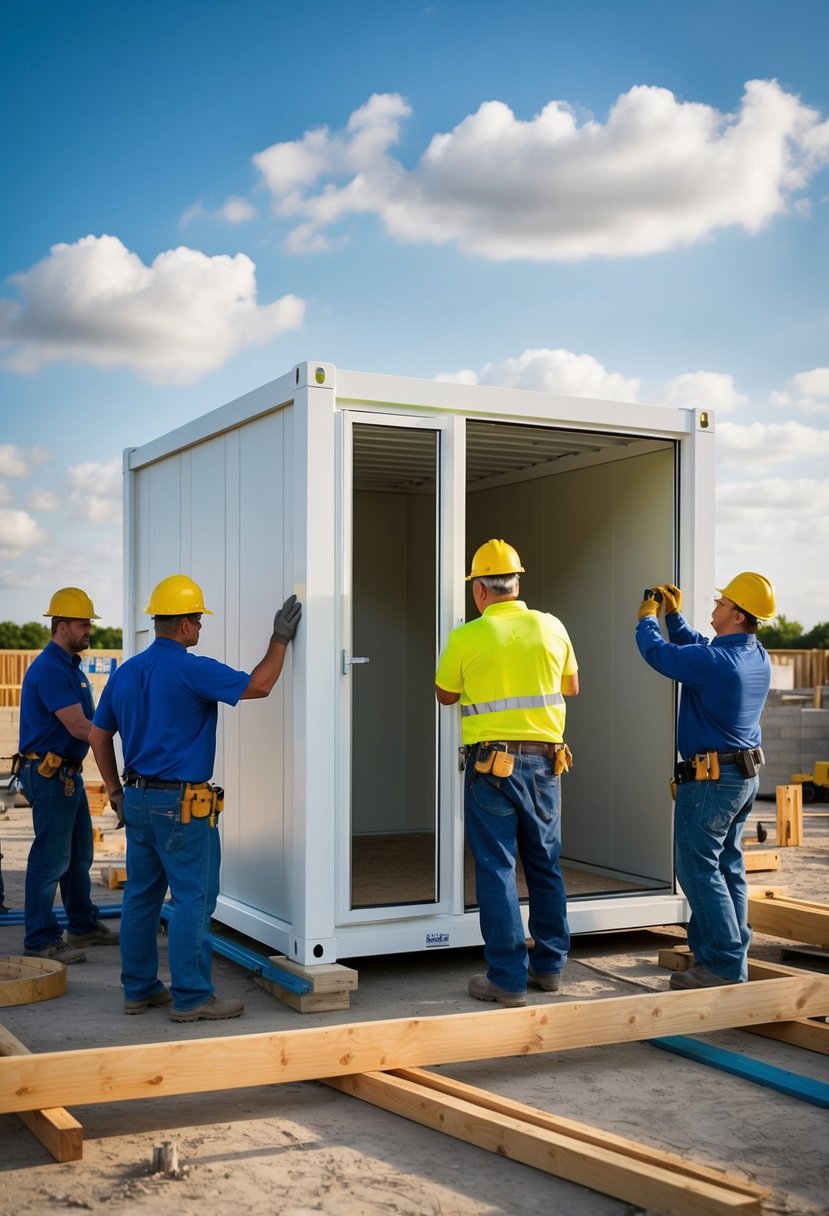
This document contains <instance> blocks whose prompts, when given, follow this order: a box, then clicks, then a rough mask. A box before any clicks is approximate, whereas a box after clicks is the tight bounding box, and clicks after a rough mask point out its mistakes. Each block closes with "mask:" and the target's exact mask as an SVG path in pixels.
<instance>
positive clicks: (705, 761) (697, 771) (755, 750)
mask: <svg viewBox="0 0 829 1216" xmlns="http://www.w3.org/2000/svg"><path fill="white" fill-rule="evenodd" d="M765 760H766V758H765V756H764V755H763V749H762V747H747V748H745V749H744V750H743V751H739V752H698V753H697V754H696V755H695V756H693V757H692V758H691V759H690V760H680V761H679V763H678V764H677V765H676V767H675V769H674V780H675V781H676V783H677V785H684V784H685V783H686V782H687V781H718V780H719V776H720V765H721V764H736V765H737V767H738V768H739V770H740V772H741V773H742V774H743V776H744V777H755V776H756V775H757V772H758V770H759V768H760V765H761V764H765Z"/></svg>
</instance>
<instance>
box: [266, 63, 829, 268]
mask: <svg viewBox="0 0 829 1216" xmlns="http://www.w3.org/2000/svg"><path fill="white" fill-rule="evenodd" d="M410 112H411V111H410V107H409V106H408V104H407V103H406V102H405V101H404V100H403V98H402V97H400V96H399V95H397V94H374V95H373V96H372V97H371V98H370V99H369V101H368V102H367V103H366V105H364V106H362V107H361V108H360V109H359V110H356V111H355V112H354V113H353V114H352V115H351V118H350V119H349V122H348V124H347V126H346V127H345V129H344V130H343V131H337V132H333V133H332V132H331V131H330V130H329V129H328V128H327V127H320V128H317V129H314V130H310V131H307V132H306V133H305V135H304V136H303V137H302V138H301V139H299V140H294V141H290V142H284V143H278V144H273V145H272V146H271V147H269V148H266V149H264V150H263V151H262V152H259V153H257V154H256V155H255V156H254V158H253V160H254V163H255V164H256V166H257V167H258V169H259V170H260V172H261V173H262V177H263V179H264V181H265V184H266V186H267V187H268V189H269V190H270V192H271V194H272V197H273V200H274V210H275V212H276V214H277V215H280V216H283V217H291V218H295V219H296V221H297V226H296V227H295V228H294V229H293V231H292V233H291V235H290V237H289V245H290V246H291V247H292V248H294V249H296V250H305V251H307V250H318V249H324V248H327V247H328V245H329V243H330V240H331V236H330V232H329V230H330V229H331V227H332V226H333V225H335V224H336V223H337V222H338V221H340V220H342V219H343V218H344V217H346V216H348V215H350V214H359V213H371V214H375V215H377V216H378V217H379V218H380V219H381V220H382V222H383V224H384V225H385V227H386V229H387V230H388V231H389V232H390V233H391V234H392V235H393V236H395V237H396V238H398V239H399V240H402V241H409V242H426V243H430V244H435V245H441V244H446V243H449V242H453V243H455V244H457V245H458V246H459V247H460V248H461V249H463V250H464V251H465V252H466V253H470V254H474V255H477V256H480V257H484V258H489V259H491V260H495V261H501V260H507V259H513V258H521V259H527V260H531V261H553V260H557V261H575V260H578V259H581V258H586V257H593V256H600V257H628V256H636V255H643V254H650V253H656V252H661V251H664V250H667V249H672V248H675V247H677V246H682V245H688V244H692V243H694V242H697V241H700V240H703V239H704V238H706V237H708V236H710V235H711V234H712V233H713V232H716V231H717V230H718V229H721V228H727V227H739V228H742V229H744V230H745V231H747V232H751V233H754V232H757V231H759V230H760V229H761V228H762V227H763V226H764V225H766V224H768V222H769V221H770V220H771V219H772V218H773V217H774V216H776V215H779V214H780V213H782V212H784V211H786V210H787V209H789V208H791V207H793V206H794V205H795V203H796V202H797V201H798V200H797V198H796V197H795V195H796V194H797V192H799V191H803V190H804V189H805V187H806V186H807V185H808V183H809V181H810V179H811V177H812V176H813V175H814V173H815V172H816V171H817V170H818V169H819V168H820V167H821V166H822V165H824V164H825V163H826V162H827V160H829V123H827V122H821V119H820V116H819V115H818V113H817V112H816V111H815V110H812V109H810V108H809V107H807V106H805V105H804V104H803V103H802V102H801V101H800V99H799V98H798V97H796V96H794V95H793V94H791V93H787V92H786V91H785V90H784V89H782V88H781V87H780V85H779V84H778V83H777V82H776V81H774V80H753V81H749V82H748V83H747V84H746V86H745V92H744V95H743V97H742V99H741V103H740V106H739V109H738V111H737V113H736V114H723V113H721V112H720V111H719V110H717V109H715V108H713V107H711V106H707V105H703V104H701V103H699V102H686V101H681V100H677V98H676V97H675V96H674V95H673V94H672V93H671V92H669V91H668V90H667V89H663V88H656V87H652V86H647V85H638V86H636V87H634V88H632V89H630V90H629V92H627V93H624V94H622V95H621V96H620V97H619V98H618V99H617V101H616V103H615V105H614V106H613V107H612V109H611V111H610V114H609V115H608V119H607V122H606V123H604V124H602V123H601V122H598V121H596V120H595V119H592V118H591V119H588V120H586V121H584V122H582V123H581V124H580V123H579V122H578V121H577V118H576V115H575V113H574V111H573V109H572V108H571V106H570V105H569V104H568V103H567V102H564V101H551V102H549V103H548V104H547V105H546V106H545V107H544V108H543V109H542V110H541V112H540V113H538V114H536V115H535V116H534V117H533V118H532V119H530V120H529V121H524V120H522V119H519V118H517V117H516V116H515V115H514V114H513V112H512V110H510V108H509V107H508V106H507V105H505V104H504V103H503V102H500V101H486V102H484V103H483V104H482V105H481V106H480V107H479V109H478V110H477V111H476V113H474V114H471V115H468V116H467V117H466V118H464V119H463V120H462V121H461V122H460V123H458V125H457V126H456V127H455V128H454V129H453V130H452V131H450V132H448V133H441V134H436V135H434V136H433V138H432V140H431V142H430V144H429V146H428V148H427V149H426V151H425V152H424V153H423V156H422V157H421V159H420V161H419V163H418V164H416V165H415V166H414V167H413V168H411V169H407V168H405V167H404V166H403V165H402V164H401V162H400V161H398V160H396V159H395V158H394V157H393V156H392V155H391V154H390V148H391V147H392V146H393V145H394V144H395V143H396V142H397V141H398V139H399V136H400V124H401V122H402V120H403V119H404V118H406V117H407V116H408V115H409V114H410Z"/></svg>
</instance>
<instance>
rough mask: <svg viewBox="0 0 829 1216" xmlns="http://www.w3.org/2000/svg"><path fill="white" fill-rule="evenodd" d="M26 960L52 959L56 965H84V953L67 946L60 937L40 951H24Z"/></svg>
mask: <svg viewBox="0 0 829 1216" xmlns="http://www.w3.org/2000/svg"><path fill="white" fill-rule="evenodd" d="M23 953H24V954H25V955H26V956H27V958H53V959H54V960H55V962H56V963H85V962H86V952H85V951H84V950H76V949H75V948H74V947H73V946H69V945H67V943H66V942H65V941H64V940H63V938H62V937H59V938H58V940H57V941H56V942H52V944H51V946H44V947H43V949H42V950H24V951H23Z"/></svg>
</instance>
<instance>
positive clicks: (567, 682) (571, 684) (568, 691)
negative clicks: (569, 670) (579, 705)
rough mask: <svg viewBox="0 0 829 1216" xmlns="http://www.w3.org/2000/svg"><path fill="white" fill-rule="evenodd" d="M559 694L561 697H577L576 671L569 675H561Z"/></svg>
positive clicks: (577, 674) (577, 681)
mask: <svg viewBox="0 0 829 1216" xmlns="http://www.w3.org/2000/svg"><path fill="white" fill-rule="evenodd" d="M561 695H562V696H563V697H577V696H578V695H579V673H578V672H577V671H576V672H574V673H573V675H571V676H562V677H561Z"/></svg>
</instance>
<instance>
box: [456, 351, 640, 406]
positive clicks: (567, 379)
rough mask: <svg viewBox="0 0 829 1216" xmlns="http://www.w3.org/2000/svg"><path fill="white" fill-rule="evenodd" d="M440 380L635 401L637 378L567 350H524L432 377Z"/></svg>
mask: <svg viewBox="0 0 829 1216" xmlns="http://www.w3.org/2000/svg"><path fill="white" fill-rule="evenodd" d="M435 378H436V379H437V380H441V381H444V382H455V383H460V384H489V385H495V386H497V387H499V388H528V389H536V390H538V391H541V392H545V393H558V394H561V395H563V396H567V397H597V398H600V399H605V400H610V401H636V400H638V393H639V385H640V381H639V380H638V379H636V378H635V377H627V376H622V375H620V374H619V373H618V372H609V371H607V369H606V368H604V367H603V366H602V364H601V363H599V361H598V360H597V359H594V358H593V356H592V355H575V354H573V352H572V351H569V350H548V349H544V348H542V349H540V350H525V351H524V353H523V354H521V355H518V356H517V357H515V358H511V359H504V360H503V361H502V362H500V363H486V364H485V365H484V367H483V368H482V369H481V371H480V372H475V371H473V370H472V369H471V368H463V369H462V370H461V371H458V372H443V373H441V374H440V375H439V376H436V377H435Z"/></svg>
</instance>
